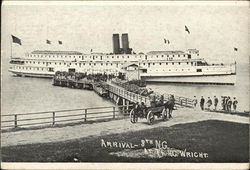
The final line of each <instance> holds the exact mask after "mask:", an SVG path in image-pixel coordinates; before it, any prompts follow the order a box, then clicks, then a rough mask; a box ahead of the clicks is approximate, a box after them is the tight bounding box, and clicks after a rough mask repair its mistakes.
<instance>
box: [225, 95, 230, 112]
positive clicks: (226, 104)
mask: <svg viewBox="0 0 250 170" xmlns="http://www.w3.org/2000/svg"><path fill="white" fill-rule="evenodd" d="M225 98H226V99H225V109H226V111H228V109H229V107H228V100H229V96H228V97H225Z"/></svg>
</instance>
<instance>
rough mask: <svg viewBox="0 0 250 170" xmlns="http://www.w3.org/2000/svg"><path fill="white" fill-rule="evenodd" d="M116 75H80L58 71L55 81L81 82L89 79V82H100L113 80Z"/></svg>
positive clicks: (78, 73)
mask: <svg viewBox="0 0 250 170" xmlns="http://www.w3.org/2000/svg"><path fill="white" fill-rule="evenodd" d="M114 77H115V75H114V74H106V73H104V74H101V73H97V74H87V73H80V72H66V71H64V72H60V71H57V72H56V73H55V79H58V80H73V81H79V80H81V79H85V78H86V79H87V80H93V81H95V82H99V81H107V80H111V79H112V78H114Z"/></svg>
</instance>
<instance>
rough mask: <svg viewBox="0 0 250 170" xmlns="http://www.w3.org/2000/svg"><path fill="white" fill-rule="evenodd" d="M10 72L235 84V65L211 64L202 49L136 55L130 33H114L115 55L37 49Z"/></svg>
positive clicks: (14, 60)
mask: <svg viewBox="0 0 250 170" xmlns="http://www.w3.org/2000/svg"><path fill="white" fill-rule="evenodd" d="M9 71H10V72H12V73H13V74H15V75H17V76H27V77H46V78H50V77H53V76H54V74H55V72H57V71H75V72H83V73H87V74H95V73H106V74H114V75H118V73H119V72H122V73H125V75H126V77H127V79H128V80H130V79H137V78H141V79H144V80H146V81H148V82H175V83H205V84H206V83H212V84H231V85H233V84H234V83H235V81H236V76H235V75H236V63H232V64H222V63H221V64H209V63H207V62H206V61H205V59H204V58H202V57H200V56H199V50H197V49H188V50H187V51H186V52H184V51H150V52H148V53H146V54H144V53H139V54H136V53H134V52H132V48H129V41H128V34H122V48H120V40H119V34H113V53H109V54H107V53H90V54H84V53H81V52H77V51H48V50H35V51H32V52H31V53H27V54H26V55H24V56H22V57H15V58H14V57H12V59H11V61H10V67H9Z"/></svg>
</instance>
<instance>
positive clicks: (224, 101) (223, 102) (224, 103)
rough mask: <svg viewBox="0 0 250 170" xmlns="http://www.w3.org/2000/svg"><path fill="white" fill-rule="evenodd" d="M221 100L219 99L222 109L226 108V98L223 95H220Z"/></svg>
mask: <svg viewBox="0 0 250 170" xmlns="http://www.w3.org/2000/svg"><path fill="white" fill-rule="evenodd" d="M221 98H222V101H221V106H222V110H226V98H225V96H221Z"/></svg>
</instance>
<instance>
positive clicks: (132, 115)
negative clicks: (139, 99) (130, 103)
mask: <svg viewBox="0 0 250 170" xmlns="http://www.w3.org/2000/svg"><path fill="white" fill-rule="evenodd" d="M129 115H130V121H131V123H136V122H137V121H138V117H137V115H136V114H135V111H134V109H132V110H131V111H130V114H129Z"/></svg>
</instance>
